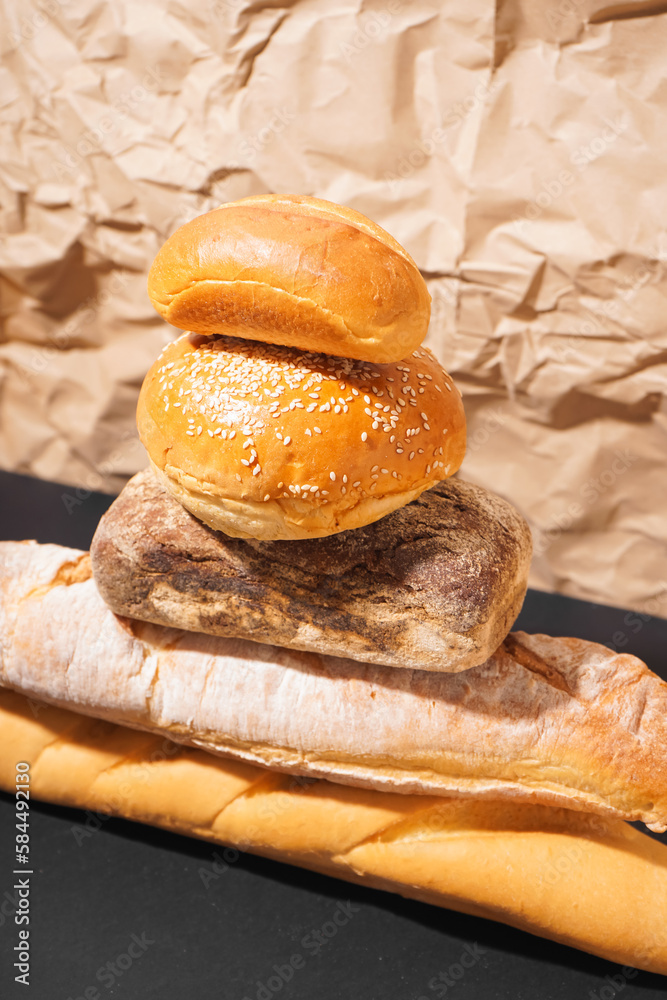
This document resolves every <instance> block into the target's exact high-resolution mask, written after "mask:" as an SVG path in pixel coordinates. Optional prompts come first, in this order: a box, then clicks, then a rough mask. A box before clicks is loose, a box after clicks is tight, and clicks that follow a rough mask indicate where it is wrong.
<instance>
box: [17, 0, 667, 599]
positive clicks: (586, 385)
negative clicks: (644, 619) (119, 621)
mask: <svg viewBox="0 0 667 1000" xmlns="http://www.w3.org/2000/svg"><path fill="white" fill-rule="evenodd" d="M666 6H667V5H664V4H660V3H647V2H634V3H626V4H613V3H609V2H607V3H604V2H591V0H554V2H553V3H549V4H544V5H541V4H535V3H531V2H530V0H504V2H503V0H498V2H497V3H495V4H494V3H493V2H490V0H452V2H437V0H432V2H427V0H424V2H422V0H409V2H408V0H378V2H374V3H370V2H368V3H364V2H362V0H357V2H352V3H349V4H342V3H339V2H335V0H334V2H331V0H301V2H292V3H289V2H263V3H256V2H249V0H210V2H209V0H190V2H188V3H187V4H186V3H183V2H179V0H171V2H169V3H166V2H150V0H148V2H142V3H133V2H131V0H115V2H112V3H107V2H101V0H98V2H96V0H38V2H34V0H29V2H25V3H22V4H15V3H13V2H11V0H4V3H3V4H2V8H1V9H2V22H1V24H0V38H1V39H2V45H3V47H4V49H3V56H2V64H1V67H0V104H1V113H0V127H1V128H2V142H1V151H2V152H1V162H0V192H1V196H0V202H1V212H2V231H3V233H4V237H3V240H2V245H1V247H0V268H1V272H2V278H1V289H2V306H1V315H2V321H3V330H2V340H1V343H0V465H1V466H2V467H3V468H4V469H9V470H14V471H17V472H24V473H30V474H33V475H35V476H40V477H44V478H48V479H54V480H58V481H61V482H63V483H67V484H73V485H75V486H78V487H80V492H79V494H76V493H75V492H74V490H70V491H69V492H67V491H65V494H64V502H65V503H67V502H68V501H67V496H70V497H75V498H76V497H77V496H78V497H79V498H81V497H85V490H87V489H103V490H107V491H110V492H113V491H117V490H118V489H120V487H121V486H122V484H123V482H124V481H125V480H126V478H127V477H128V476H129V475H131V474H132V473H133V472H134V471H135V470H137V469H138V468H140V467H141V466H143V464H144V461H145V459H144V454H143V450H142V449H141V447H140V445H139V444H138V443H137V440H136V437H135V430H134V407H135V401H136V396H137V392H138V389H139V386H140V384H141V380H142V378H143V376H144V374H145V372H146V370H147V368H148V366H149V365H150V363H151V362H152V360H153V358H154V357H155V355H156V354H157V353H158V351H159V349H160V347H161V346H162V345H163V343H164V342H165V340H167V339H169V338H170V337H171V336H173V335H174V332H175V331H173V330H172V329H171V328H170V327H167V326H165V325H164V324H163V323H162V321H161V320H160V319H159V318H158V317H157V315H156V314H155V313H154V312H153V310H152V308H151V306H150V304H149V302H148V299H147V296H146V293H145V281H146V273H147V270H148V268H149V266H150V263H151V261H152V258H153V256H154V255H155V253H156V251H157V250H158V248H159V246H160V245H161V243H162V242H163V241H164V239H165V238H166V237H167V236H168V235H169V234H170V233H171V232H172V231H173V230H174V229H175V228H176V227H177V226H179V225H181V224H182V223H183V222H185V221H187V220H188V219H190V218H192V217H194V216H195V215H198V214H200V213H202V212H205V211H207V210H208V209H210V208H212V207H214V206H215V205H217V204H219V203H220V202H223V201H229V200H233V199H236V198H240V197H243V196H245V195H249V194H253V193H257V192H264V191H292V192H297V193H304V194H316V195H318V196H319V197H324V198H329V199H331V200H333V201H337V202H342V203H345V204H348V205H351V206H353V207H354V208H356V209H359V210H360V211H362V212H364V213H366V214H367V215H369V216H371V217H372V218H373V219H375V220H376V221H377V222H379V223H380V224H381V225H383V226H384V227H385V228H387V229H388V230H389V231H390V232H391V233H393V235H394V236H396V237H397V238H398V239H399V240H400V241H401V242H402V243H403V244H404V245H405V246H406V247H407V248H408V249H409V251H410V252H411V253H412V254H413V256H414V257H415V258H416V260H417V262H418V264H419V266H420V267H421V268H422V270H423V271H424V273H425V274H426V276H427V279H428V281H429V286H430V290H431V294H432V296H433V318H432V323H431V328H430V332H429V338H428V342H429V344H430V346H431V347H432V348H433V349H434V350H435V352H436V353H437V355H438V356H439V358H440V360H441V361H442V362H443V364H444V365H445V367H447V368H448V370H449V371H450V372H451V373H452V375H453V376H454V377H455V378H456V380H457V381H458V384H459V385H460V387H461V389H462V391H463V393H464V398H465V403H466V410H467V413H468V418H469V432H470V446H469V452H468V456H467V458H466V461H465V464H464V467H463V470H462V474H463V476H464V477H466V478H468V479H470V480H473V481H475V482H478V483H481V484H482V485H484V486H487V487H490V488H491V489H494V490H496V491H497V492H499V493H501V494H503V495H504V496H506V497H507V498H509V499H510V500H511V501H512V502H513V503H514V504H515V505H516V506H517V507H519V508H520V509H521V510H522V511H523V513H524V514H525V515H526V517H527V518H528V519H529V521H530V523H531V526H532V529H533V532H534V536H535V546H536V554H535V559H534V564H533V573H532V580H531V582H532V584H533V586H537V587H540V588H543V589H554V590H558V591H561V592H563V593H567V594H571V595H574V596H578V597H584V598H588V599H592V600H598V601H602V602H605V603H609V604H614V605H620V606H627V607H628V608H634V609H639V610H641V611H645V612H652V613H654V614H661V615H665V616H667V563H666V556H667V517H666V516H665V494H666V485H667V477H666V475H665V467H666V466H665V453H666V451H667V433H666V418H667V413H666V406H665V386H666V382H667V308H666V306H667V301H666V299H667V294H666V293H667V283H666V281H665V262H666V260H667V233H666V232H665V225H664V220H665V219H667V197H666V194H667V190H666V188H667V170H666V167H667V78H666V76H665V70H664V67H665V53H666V52H667V14H664V13H662V11H663V10H664V9H665V7H666ZM72 510H73V514H72V516H75V514H76V505H74V507H73V508H72Z"/></svg>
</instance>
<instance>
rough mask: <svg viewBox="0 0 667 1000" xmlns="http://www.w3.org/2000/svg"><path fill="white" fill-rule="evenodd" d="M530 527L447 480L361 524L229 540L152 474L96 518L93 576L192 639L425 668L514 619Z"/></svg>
mask: <svg viewBox="0 0 667 1000" xmlns="http://www.w3.org/2000/svg"><path fill="white" fill-rule="evenodd" d="M531 548H532V546H531V538H530V531H529V529H528V525H527V524H526V522H525V521H524V519H523V518H522V517H521V515H520V514H519V513H518V511H516V510H515V509H514V508H513V507H512V506H511V505H510V504H508V503H506V502H505V501H504V500H502V499H501V498H500V497H497V496H495V495H494V494H493V493H490V492H488V491H487V490H484V489H482V488H481V487H479V486H473V485H472V484H471V483H465V482H461V481H460V480H459V481H457V480H452V479H450V480H447V481H446V482H443V483H440V484H438V485H437V486H435V487H433V488H432V489H430V490H427V491H426V492H425V493H422V495H421V496H420V497H419V499H417V500H415V501H413V502H412V503H411V504H409V505H408V506H406V507H403V508H401V509H400V510H397V511H394V512H393V513H391V514H389V515H388V516H387V517H384V518H382V519H381V520H379V521H376V522H374V523H373V524H370V525H368V526H367V527H365V528H358V529H357V530H355V531H344V532H342V533H340V534H337V535H330V536H328V537H326V538H317V539H307V540H301V541H289V542H258V541H252V540H243V539H238V538H229V537H228V536H226V535H223V534H222V533H221V532H219V531H212V530H210V529H209V528H207V527H205V526H204V525H203V524H202V523H201V522H200V521H198V520H197V519H196V518H194V517H193V516H192V515H191V514H189V513H188V512H187V511H186V510H185V509H184V508H183V507H182V506H181V505H180V504H179V503H178V502H177V501H176V500H174V499H173V498H172V497H171V496H169V494H168V493H167V492H166V491H165V490H164V488H163V487H162V485H161V484H159V483H158V482H157V481H156V479H155V477H154V476H153V475H152V474H151V473H150V471H148V470H146V471H145V472H140V473H139V474H138V475H137V476H135V477H134V479H132V480H131V481H130V482H129V483H128V485H127V486H126V487H125V489H124V490H123V492H122V493H121V494H120V496H119V497H118V499H117V500H116V501H115V502H114V503H113V504H112V506H111V508H110V509H109V511H108V512H107V513H106V514H105V515H104V517H103V518H102V520H101V521H100V524H99V527H98V529H97V532H96V534H95V538H94V539H93V544H92V547H91V557H92V563H93V572H94V574H95V579H96V582H97V585H98V588H99V590H100V593H101V594H102V597H103V598H104V600H105V601H106V602H107V604H108V605H109V607H111V608H112V609H113V611H115V612H116V613H117V614H120V615H128V616H130V617H132V618H139V619H141V620H142V621H149V622H154V623H155V624H158V625H168V626H175V627H178V628H183V629H188V630H190V631H193V632H207V633H210V634H212V635H222V636H234V637H240V638H245V639H254V640H256V641H260V642H265V643H274V644H275V645H277V646H287V647H289V648H292V649H302V650H309V651H311V652H315V653H321V654H326V655H335V656H346V657H351V658H352V659H354V660H361V661H364V662H367V663H382V664H389V665H392V666H396V667H410V668H415V669H420V670H448V671H458V670H465V669H467V668H468V667H472V666H476V665H477V664H479V663H483V662H484V660H486V659H487V657H489V656H490V655H491V654H492V653H493V652H495V650H496V649H497V648H498V646H499V645H500V643H501V642H502V641H503V639H504V638H505V636H506V635H507V633H508V632H509V630H510V628H511V627H512V624H513V622H514V620H515V619H516V616H517V615H518V613H519V611H520V609H521V604H522V602H523V598H524V595H525V593H526V586H527V581H528V568H529V564H530V556H531Z"/></svg>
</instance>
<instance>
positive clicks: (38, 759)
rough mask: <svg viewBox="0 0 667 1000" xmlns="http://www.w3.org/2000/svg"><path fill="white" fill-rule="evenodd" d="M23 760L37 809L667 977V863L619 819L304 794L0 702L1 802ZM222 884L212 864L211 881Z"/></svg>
mask: <svg viewBox="0 0 667 1000" xmlns="http://www.w3.org/2000/svg"><path fill="white" fill-rule="evenodd" d="M16 761H25V762H27V763H28V764H29V765H30V772H29V773H30V794H31V796H32V797H34V798H37V799H44V800H45V801H47V802H53V803H56V804H58V805H61V806H74V807H76V808H79V809H86V810H91V811H93V812H100V813H107V814H110V815H114V816H123V817H125V818H127V819H131V820H137V821H140V822H143V823H150V824H151V825H153V826H158V827H162V828H164V829H166V830H171V831H174V832H176V833H181V834H186V835H189V836H193V837H199V838H202V839H204V840H209V841H212V842H213V843H217V844H226V845H229V846H231V847H237V848H240V849H241V850H244V851H250V852H252V853H254V854H260V855H263V856H265V857H269V858H273V859H276V860H280V861H286V862H288V863H290V864H294V865H299V866H301V867H303V868H308V869H311V870H313V871H318V872H323V873H324V874H327V875H333V876H337V877H338V878H342V879H346V880H348V881H351V882H356V883H358V884H361V885H366V886H369V887H374V888H377V889H384V890H387V891H390V892H397V893H400V894H401V895H402V896H407V897H411V898H414V899H418V900H421V901H423V902H427V903H432V904H434V905H436V906H444V907H448V908H449V909H452V910H458V911H460V912H462V913H468V914H472V915H473V916H477V917H488V918H490V919H492V920H498V921H501V922H502V923H505V924H509V925H510V926H512V927H517V928H519V929H521V930H524V931H528V932H530V933H532V934H537V935H539V936H540V937H543V938H548V939H550V940H553V941H558V942H560V943H561V944H566V945H570V946H571V947H574V948H579V949H581V950H583V951H586V952H589V953H591V954H593V955H598V956H600V957H601V958H605V959H608V960H609V961H612V962H618V963H619V964H622V965H627V966H633V967H637V968H641V969H646V970H648V971H650V972H655V973H661V974H663V975H667V930H666V928H667V848H666V847H664V846H663V845H662V844H659V843H657V842H656V841H654V840H652V839H651V838H649V837H647V836H646V835H645V834H642V833H640V832H639V831H637V830H635V829H633V828H632V827H631V826H629V825H627V824H626V823H623V822H620V821H619V820H616V819H612V818H609V817H607V818H604V819H603V818H601V817H599V816H591V815H589V814H587V813H581V812H578V813H575V812H571V811H569V810H567V809H550V808H548V807H545V806H536V805H517V804H513V803H498V802H477V801H474V800H456V799H443V798H433V797H429V796H422V795H396V794H391V793H389V792H374V791H368V790H365V789H361V788H348V787H345V786H343V785H334V784H331V783H329V782H327V781H304V780H303V779H301V780H299V779H295V778H294V777H290V776H289V775H284V774H277V773H274V772H271V771H266V770H264V769H263V768H258V767H253V766H251V765H249V764H242V763H238V762H235V761H230V760H225V759H222V758H219V757H218V758H216V757H214V756H212V755H211V754H207V753H205V752H203V751H201V750H192V749H189V748H185V747H182V746H181V747H176V746H174V745H173V744H171V743H169V742H168V741H166V740H165V739H164V738H161V737H158V736H154V735H153V736H151V735H148V734H146V733H139V732H136V731H132V730H129V729H124V728H123V727H121V726H115V725H111V724H110V723H107V722H101V721H99V720H96V719H89V718H85V717H83V716H80V715H76V714H75V713H74V712H70V711H65V710H62V709H57V708H51V707H49V706H46V705H44V704H42V703H39V702H33V701H28V700H27V699H26V698H24V697H21V696H20V695H17V694H13V693H11V692H9V691H0V788H2V789H4V790H5V791H7V792H10V793H11V792H13V791H14V788H15V783H16V777H15V775H16V772H15V765H16ZM73 830H74V832H75V834H76V832H80V834H81V836H82V837H85V835H86V832H87V831H86V828H85V827H84V826H83V825H82V826H81V827H80V828H77V827H76V826H75V827H73ZM82 843H83V841H82ZM225 858H226V859H227V861H228V863H233V860H234V858H233V856H230V855H228V854H225ZM220 860H222V859H220ZM222 870H224V869H222ZM220 871H221V869H220V868H216V867H214V866H213V865H211V864H204V865H202V866H201V868H200V870H199V874H200V876H201V877H202V880H210V879H212V878H215V877H216V875H217V874H219V872H220ZM205 884H208V881H205Z"/></svg>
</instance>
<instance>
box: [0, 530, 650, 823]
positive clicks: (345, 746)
mask: <svg viewBox="0 0 667 1000" xmlns="http://www.w3.org/2000/svg"><path fill="white" fill-rule="evenodd" d="M90 572H91V570H90V558H89V556H88V555H87V554H86V553H82V552H79V551H77V550H74V549H65V548H61V547H60V546H57V545H37V544H35V543H32V544H30V543H21V542H4V543H0V636H2V645H1V646H0V685H2V686H3V687H8V688H13V689H15V690H17V691H20V692H21V693H23V694H26V695H29V696H31V697H34V698H37V699H39V700H40V701H47V702H51V703H52V704H55V705H60V706H62V707H67V708H72V709H75V710H77V711H81V712H82V713H84V714H87V715H93V716H97V717H100V718H105V719H107V720H109V721H111V722H118V723H120V724H122V725H128V726H132V727H135V728H137V729H145V730H148V731H153V732H158V733H160V734H161V735H162V736H167V737H169V738H170V739H174V740H176V741H178V742H182V743H189V744H192V745H195V746H199V747H202V748H204V749H206V750H209V751H211V752H215V753H221V754H224V755H229V756H232V757H235V758H237V759H239V760H244V761H246V762H247V763H253V764H263V765H265V766H267V767H271V768H275V769H277V770H284V771H290V772H292V773H296V774H304V775H307V776H312V777H322V778H329V779H331V780H333V781H338V782H341V783H343V784H352V785H355V784H356V785H361V786H365V787H370V788H376V789H379V790H388V791H401V792H405V793H419V794H438V795H451V794H455V795H458V796H468V797H475V798H487V799H510V800H513V801H515V802H533V803H535V802H538V803H541V804H545V805H553V806H563V807H566V808H569V809H580V810H583V811H586V812H595V813H599V814H601V815H611V816H616V817H617V818H619V819H626V820H641V821H643V822H644V823H646V824H647V825H649V826H651V828H652V829H654V830H656V831H662V830H665V829H667V683H665V682H664V681H662V680H660V678H659V677H657V676H656V675H655V674H653V673H651V671H650V670H648V668H647V667H646V665H645V664H644V663H642V662H641V660H638V659H637V658H636V657H634V656H629V655H626V654H617V653H613V652H611V650H609V649H607V648H606V647H605V646H599V645H598V644H597V643H594V642H585V641H584V640H581V639H554V638H551V637H549V636H545V635H526V634H525V633H522V632H517V633H514V634H510V635H509V636H507V638H506V639H505V641H504V642H503V644H502V645H501V646H500V648H499V649H498V650H497V651H496V653H494V655H493V656H491V657H490V658H489V659H488V660H487V661H486V662H485V663H483V664H481V665H480V666H477V667H471V668H470V670H466V671H462V672H461V673H438V672H435V671H425V670H424V671H421V670H397V669H396V668H394V667H383V666H376V665H372V664H368V663H357V662H355V661H353V660H347V659H342V658H339V657H334V656H329V657H327V656H321V655H316V654H312V653H303V652H300V651H296V650H291V649H282V648H280V647H278V646H269V645H264V644H262V643H257V642H250V641H248V640H243V639H224V638H221V637H218V636H210V635H203V634H200V633H197V632H181V631H179V630H178V629H173V628H164V627H161V626H159V625H150V624H148V623H145V622H139V621H135V620H133V619H130V618H117V617H116V616H115V615H114V614H113V613H112V612H111V611H110V610H109V608H107V606H106V605H105V604H104V602H103V600H102V598H101V597H100V595H99V592H98V591H97V588H96V586H95V582H94V580H93V579H86V577H89V576H90Z"/></svg>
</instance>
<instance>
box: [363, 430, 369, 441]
mask: <svg viewBox="0 0 667 1000" xmlns="http://www.w3.org/2000/svg"><path fill="white" fill-rule="evenodd" d="M367 437H368V434H367V433H366V431H362V434H361V440H362V441H365V440H366V439H367Z"/></svg>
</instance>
